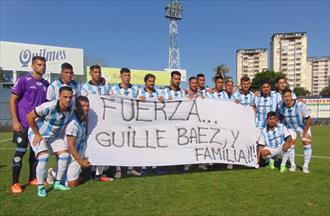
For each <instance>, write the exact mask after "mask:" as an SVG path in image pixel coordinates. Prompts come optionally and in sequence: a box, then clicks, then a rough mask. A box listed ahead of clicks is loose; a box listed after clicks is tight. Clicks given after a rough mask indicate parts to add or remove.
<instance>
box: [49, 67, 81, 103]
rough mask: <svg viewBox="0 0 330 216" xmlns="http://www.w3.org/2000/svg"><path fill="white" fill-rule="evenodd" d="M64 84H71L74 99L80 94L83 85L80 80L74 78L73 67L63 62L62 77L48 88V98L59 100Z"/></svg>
mask: <svg viewBox="0 0 330 216" xmlns="http://www.w3.org/2000/svg"><path fill="white" fill-rule="evenodd" d="M62 86H70V87H71V88H72V91H73V101H74V99H75V98H76V97H77V96H79V95H80V90H81V85H80V83H79V82H77V81H75V80H73V67H72V65H71V64H69V63H63V64H62V65H61V73H60V79H57V80H55V81H54V82H52V83H51V84H50V86H49V87H48V90H47V100H48V101H52V100H57V99H58V95H59V89H60V88H61V87H62Z"/></svg>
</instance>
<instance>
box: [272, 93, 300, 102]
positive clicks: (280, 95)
mask: <svg viewBox="0 0 330 216" xmlns="http://www.w3.org/2000/svg"><path fill="white" fill-rule="evenodd" d="M272 93H273V94H278V97H279V101H282V100H283V97H282V92H279V91H272ZM291 94H292V99H294V100H296V99H297V95H296V94H295V93H294V92H292V93H291Z"/></svg>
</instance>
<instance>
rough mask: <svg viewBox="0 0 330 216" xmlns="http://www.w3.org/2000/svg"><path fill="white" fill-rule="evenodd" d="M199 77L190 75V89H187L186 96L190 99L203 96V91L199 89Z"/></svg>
mask: <svg viewBox="0 0 330 216" xmlns="http://www.w3.org/2000/svg"><path fill="white" fill-rule="evenodd" d="M197 80H198V78H197V77H194V76H193V77H190V78H189V89H187V91H186V96H187V97H188V98H189V99H196V98H198V97H202V98H203V92H202V91H200V90H199V89H198V84H197V83H198V81H197Z"/></svg>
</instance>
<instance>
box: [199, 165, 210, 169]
mask: <svg viewBox="0 0 330 216" xmlns="http://www.w3.org/2000/svg"><path fill="white" fill-rule="evenodd" d="M198 168H199V169H202V170H208V168H207V166H206V165H204V164H199V165H198Z"/></svg>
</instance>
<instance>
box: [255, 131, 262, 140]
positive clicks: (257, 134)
mask: <svg viewBox="0 0 330 216" xmlns="http://www.w3.org/2000/svg"><path fill="white" fill-rule="evenodd" d="M262 130H263V128H256V141H257V142H258V141H259V139H260V136H261V134H262Z"/></svg>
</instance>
